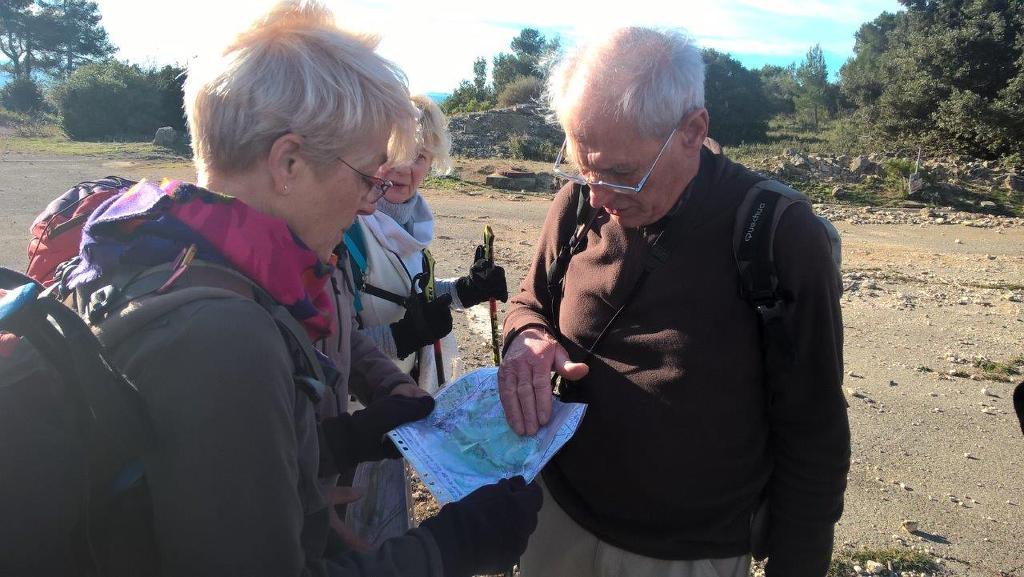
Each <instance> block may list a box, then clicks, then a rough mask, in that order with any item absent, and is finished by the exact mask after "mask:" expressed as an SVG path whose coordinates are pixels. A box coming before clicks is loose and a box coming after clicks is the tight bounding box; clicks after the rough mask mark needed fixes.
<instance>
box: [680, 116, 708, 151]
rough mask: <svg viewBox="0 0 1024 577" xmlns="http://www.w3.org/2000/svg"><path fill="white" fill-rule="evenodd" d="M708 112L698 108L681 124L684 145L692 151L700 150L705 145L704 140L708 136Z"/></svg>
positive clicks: (685, 117)
mask: <svg viewBox="0 0 1024 577" xmlns="http://www.w3.org/2000/svg"><path fill="white" fill-rule="evenodd" d="M709 123H710V120H709V118H708V111H707V109H706V108H698V109H696V110H693V111H691V112H689V113H688V114H687V115H686V116H684V117H683V120H682V121H681V122H680V123H679V132H680V134H682V135H683V145H684V146H685V147H686V148H688V149H691V150H698V149H699V148H700V147H701V146H703V145H704V139H705V138H707V136H708V125H709Z"/></svg>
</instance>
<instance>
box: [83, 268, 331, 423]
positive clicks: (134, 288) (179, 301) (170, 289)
mask: <svg viewBox="0 0 1024 577" xmlns="http://www.w3.org/2000/svg"><path fill="white" fill-rule="evenodd" d="M177 270H178V269H177V268H176V267H175V266H174V264H172V263H166V264H162V265H159V266H155V267H152V268H148V269H145V270H142V271H132V270H131V269H126V270H124V271H123V272H121V273H119V274H118V275H117V276H115V277H114V278H113V279H112V280H113V282H112V283H111V284H108V285H106V286H104V287H101V288H99V289H96V290H92V291H90V290H89V289H88V288H86V289H84V290H82V291H78V293H77V296H78V299H77V300H78V307H79V312H80V314H82V316H83V317H85V318H87V319H88V320H89V322H90V324H92V325H93V327H94V330H95V331H96V332H97V333H98V334H99V335H101V339H102V340H104V341H107V342H110V341H116V340H117V338H118V337H117V336H116V334H117V333H121V334H124V333H125V332H127V331H130V330H131V329H132V327H137V326H139V324H144V323H145V320H146V319H150V320H151V319H153V318H155V317H157V316H160V315H162V314H165V313H167V312H169V311H171V310H174V309H176V308H179V307H181V306H183V305H185V304H188V303H189V302H194V301H199V300H204V299H209V298H226V297H231V296H242V297H244V298H248V299H252V300H253V301H255V302H256V304H258V305H260V307H261V308H263V309H264V310H265V311H266V312H267V314H268V315H270V317H271V318H272V319H273V320H274V323H275V324H276V325H277V327H278V330H279V331H280V333H281V336H282V338H283V339H284V340H285V344H286V345H287V347H288V350H289V351H291V352H292V353H293V355H292V356H293V360H294V362H295V374H294V380H295V384H296V386H297V387H298V388H299V390H301V391H302V392H303V393H304V394H305V395H306V396H307V397H308V398H309V399H310V401H312V402H313V403H314V404H318V403H319V402H320V400H321V399H323V397H324V395H325V394H326V392H327V387H326V385H325V383H326V382H327V378H326V376H325V375H324V370H323V367H322V365H321V364H320V361H319V357H318V355H317V353H316V349H315V348H314V347H313V344H312V343H311V342H310V340H309V337H308V336H307V335H306V332H305V330H304V329H303V328H302V326H301V325H300V324H299V322H298V321H297V320H295V318H294V317H293V316H292V315H291V313H289V312H288V310H287V309H285V308H284V307H283V306H281V305H280V304H279V303H277V301H275V300H274V298H273V297H271V296H270V294H269V293H267V292H266V291H265V290H264V289H263V288H262V287H260V286H259V285H257V284H256V283H254V282H253V281H252V280H251V279H249V278H248V277H246V276H245V275H243V274H241V273H238V272H236V271H234V270H231V269H229V268H227V267H223V266H219V265H216V264H212V263H208V262H203V261H192V262H191V263H190V264H188V265H187V274H179V273H177ZM165 289H166V290H165ZM156 295H159V296H160V297H162V298H161V302H160V306H156V307H150V308H149V310H148V311H147V314H145V315H142V316H139V317H136V318H135V319H133V321H132V322H131V323H129V325H130V326H124V325H119V324H116V323H115V324H114V326H109V323H106V322H104V319H105V318H106V317H107V315H109V314H110V313H111V312H112V311H115V310H119V309H121V308H122V307H124V306H126V305H128V304H129V303H132V302H135V301H138V300H140V299H143V298H147V297H150V296H156ZM154 304H155V303H154Z"/></svg>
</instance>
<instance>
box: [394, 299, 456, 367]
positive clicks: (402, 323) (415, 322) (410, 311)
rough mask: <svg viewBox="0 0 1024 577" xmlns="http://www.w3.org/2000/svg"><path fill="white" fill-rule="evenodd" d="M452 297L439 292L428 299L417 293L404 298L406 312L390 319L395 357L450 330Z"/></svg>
mask: <svg viewBox="0 0 1024 577" xmlns="http://www.w3.org/2000/svg"><path fill="white" fill-rule="evenodd" d="M451 306H452V297H451V295H441V296H440V297H438V298H436V299H434V300H432V301H428V300H427V298H426V297H425V296H423V293H417V294H415V295H413V296H411V297H409V299H408V300H406V301H405V316H404V317H402V319H401V320H399V321H398V322H396V323H391V336H393V337H394V339H395V348H397V349H398V358H400V359H404V358H405V357H407V356H409V355H410V354H412V353H414V352H416V351H418V350H419V349H420V347H425V346H427V345H429V344H430V343H433V342H435V341H439V340H441V338H442V337H444V336H445V335H447V334H448V333H450V332H452V309H451Z"/></svg>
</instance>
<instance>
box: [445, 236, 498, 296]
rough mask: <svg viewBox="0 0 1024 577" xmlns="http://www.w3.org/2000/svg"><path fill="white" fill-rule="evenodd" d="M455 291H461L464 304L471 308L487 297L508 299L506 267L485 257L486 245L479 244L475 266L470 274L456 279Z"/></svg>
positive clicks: (474, 259)
mask: <svg viewBox="0 0 1024 577" xmlns="http://www.w3.org/2000/svg"><path fill="white" fill-rule="evenodd" d="M455 292H457V293H459V300H460V301H462V306H464V307H466V308H469V307H471V306H473V305H477V304H480V303H482V302H484V301H485V300H487V299H498V300H499V301H501V302H505V301H507V300H508V283H506V282H505V269H503V268H501V267H500V266H498V265H496V264H494V262H493V261H489V260H487V259H485V258H484V247H483V246H482V245H477V247H476V254H475V255H474V256H473V266H472V267H470V269H469V274H468V275H466V276H464V277H461V278H460V279H458V280H457V281H455Z"/></svg>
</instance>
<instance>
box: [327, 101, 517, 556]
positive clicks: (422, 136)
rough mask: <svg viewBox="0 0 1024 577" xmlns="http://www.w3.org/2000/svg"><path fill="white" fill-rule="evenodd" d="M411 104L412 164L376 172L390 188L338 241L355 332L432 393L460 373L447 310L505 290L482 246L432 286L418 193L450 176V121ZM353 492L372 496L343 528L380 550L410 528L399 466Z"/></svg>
mask: <svg viewBox="0 0 1024 577" xmlns="http://www.w3.org/2000/svg"><path fill="white" fill-rule="evenodd" d="M412 103H413V105H414V106H415V107H416V108H417V109H418V110H419V111H420V120H419V123H418V126H417V130H416V145H417V149H416V152H415V157H414V160H413V162H411V163H404V164H398V165H394V166H392V167H390V168H389V169H388V170H387V172H386V173H385V174H378V176H382V177H383V178H385V179H387V180H388V181H389V182H391V183H392V186H391V188H389V189H388V190H387V192H386V193H385V194H384V196H383V197H382V198H381V199H379V200H378V201H377V204H376V207H377V210H376V212H374V213H373V214H370V215H360V216H359V217H358V218H357V219H356V223H355V224H354V225H353V226H352V227H351V228H350V229H349V230H348V231H347V232H346V234H345V247H346V248H347V252H348V258H349V261H350V263H349V264H350V265H351V271H352V274H353V277H354V283H353V284H354V286H355V287H356V291H355V307H356V316H357V320H358V323H359V327H360V332H361V333H363V334H364V335H368V336H369V337H370V338H372V339H373V341H374V342H375V343H376V344H377V347H378V348H379V349H380V350H381V351H383V352H384V353H385V354H387V355H388V356H389V357H390V358H391V359H392V360H393V361H394V363H395V364H396V365H397V366H398V367H399V369H401V370H402V371H403V372H404V373H406V374H409V375H411V376H412V377H413V378H414V379H415V380H416V381H417V382H418V383H419V386H420V387H422V388H423V389H424V390H426V391H428V392H431V393H433V392H435V391H437V389H438V387H439V386H440V385H441V384H443V383H444V382H445V381H446V380H449V379H451V378H452V377H454V376H455V375H454V373H456V371H457V370H458V368H459V367H458V366H457V365H458V363H457V362H456V359H458V345H457V343H456V341H455V335H454V333H452V314H451V311H452V309H455V310H462V309H466V308H469V307H471V306H474V305H476V304H479V303H481V302H483V301H486V300H488V299H490V298H495V299H498V300H501V301H502V302H504V301H506V300H507V299H508V287H507V285H506V281H505V270H504V269H503V268H502V267H500V266H496V265H495V264H494V263H493V262H491V261H489V260H487V259H485V258H484V257H483V247H482V246H481V247H477V250H476V254H475V255H474V259H473V263H472V265H471V266H470V270H469V274H467V275H466V276H463V277H460V278H455V279H446V280H437V281H436V282H435V281H434V279H433V278H432V270H431V267H430V259H431V257H430V256H429V246H430V243H431V241H433V239H434V215H433V213H432V212H431V210H430V206H429V205H428V204H427V201H426V199H424V198H423V196H422V195H421V194H420V193H419V188H420V186H421V185H422V184H423V181H424V179H425V178H426V176H427V173H428V172H429V171H430V170H431V169H433V170H434V172H435V173H437V174H446V173H447V172H448V171H449V170H450V168H451V156H450V151H451V136H450V134H449V133H448V119H447V118H445V116H444V114H443V113H442V112H441V109H440V108H439V107H438V106H437V104H435V103H434V102H433V100H431V99H430V98H429V97H427V96H422V95H418V96H414V97H412ZM429 283H434V293H435V295H434V298H433V299H430V298H428V297H427V295H425V294H424V289H425V287H426V286H427V284H429ZM437 342H440V351H439V356H440V358H441V359H442V364H441V372H440V374H439V372H438V370H437V369H438V367H437V363H436V359H437V358H438V351H436V349H435V343H437ZM356 396H357V397H358V393H357V395H356ZM358 400H359V401H364V400H363V399H358ZM353 485H354V486H356V487H360V486H362V487H367V486H368V485H373V489H374V490H368V491H366V497H365V498H364V499H363V500H361V501H360V502H358V503H355V504H353V505H350V506H349V509H348V513H347V517H348V521H349V524H350V525H351V526H352V527H353V529H354V530H355V531H356V532H357V533H360V534H361V535H362V536H363V537H364V538H365V539H366V540H367V541H369V542H370V543H371V544H378V543H380V542H382V541H383V540H385V539H387V538H390V537H393V536H396V535H400V534H402V533H404V532H405V531H406V530H408V528H409V514H410V512H411V507H410V505H409V503H408V499H407V495H408V491H407V490H406V489H407V480H406V477H405V473H404V469H403V465H402V463H401V462H396V461H380V462H376V463H364V464H362V465H360V466H359V468H358V469H357V471H356V474H355V479H354V480H353Z"/></svg>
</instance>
